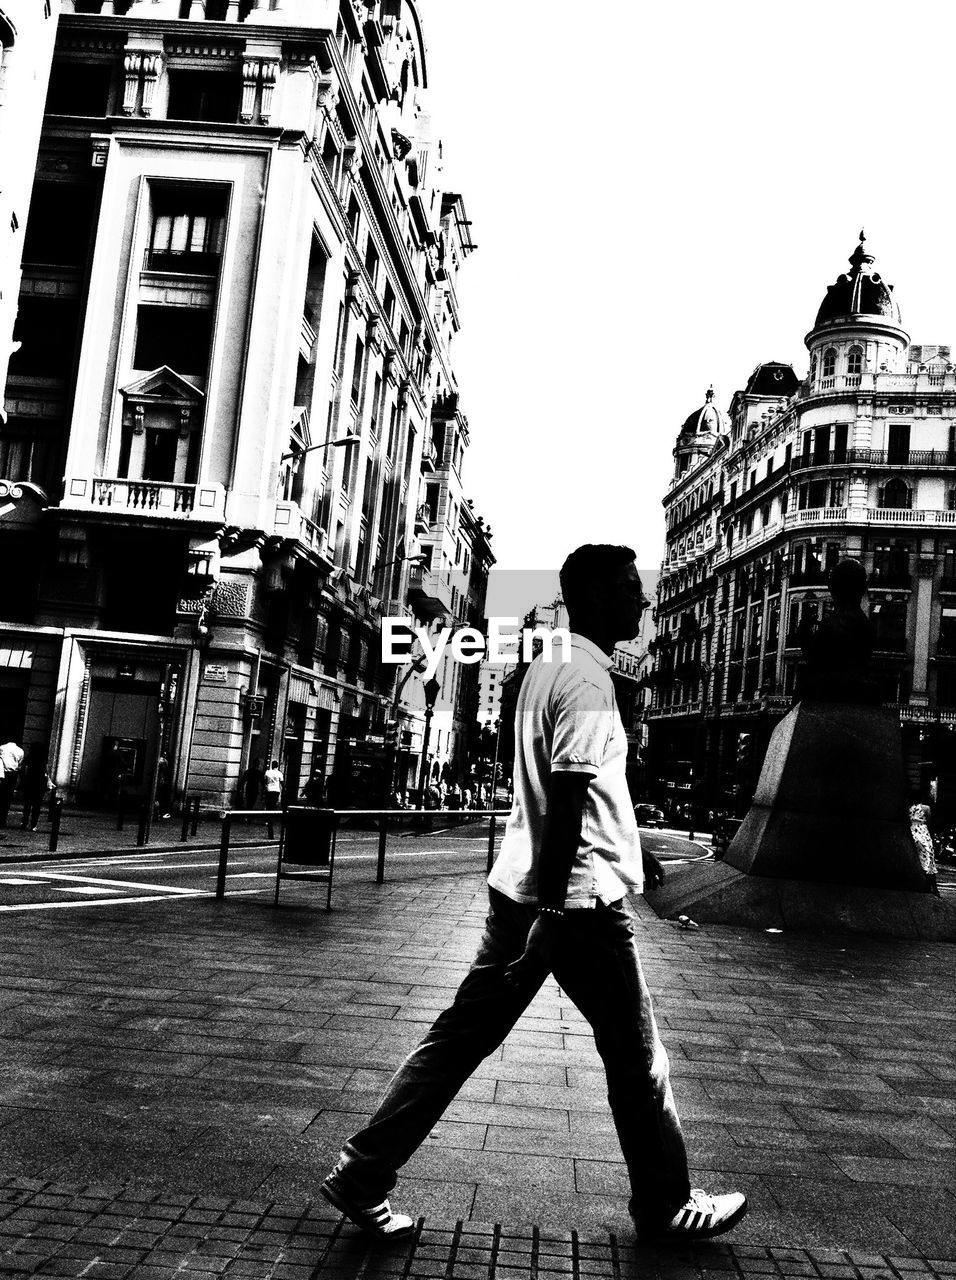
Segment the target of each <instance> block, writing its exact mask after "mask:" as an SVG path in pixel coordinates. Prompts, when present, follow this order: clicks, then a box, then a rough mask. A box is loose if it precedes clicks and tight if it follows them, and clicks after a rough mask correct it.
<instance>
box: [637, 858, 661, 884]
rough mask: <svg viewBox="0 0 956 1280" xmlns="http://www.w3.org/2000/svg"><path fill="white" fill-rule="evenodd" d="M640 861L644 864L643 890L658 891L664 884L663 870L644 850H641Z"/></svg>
mask: <svg viewBox="0 0 956 1280" xmlns="http://www.w3.org/2000/svg"><path fill="white" fill-rule="evenodd" d="M641 859H642V861H643V863H644V888H645V889H659V888H660V887H661V885H662V884H663V883H664V868H663V867H662V866H661V864H660V863H659V862H658V861H657V859H656V858H655V857H654V855H653V853H648V852H647V850H646V849H642V850H641Z"/></svg>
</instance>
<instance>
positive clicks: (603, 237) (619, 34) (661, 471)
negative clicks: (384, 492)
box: [419, 0, 956, 612]
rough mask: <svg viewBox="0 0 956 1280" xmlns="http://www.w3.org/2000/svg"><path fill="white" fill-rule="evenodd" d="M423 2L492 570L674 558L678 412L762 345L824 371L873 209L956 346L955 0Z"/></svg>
mask: <svg viewBox="0 0 956 1280" xmlns="http://www.w3.org/2000/svg"><path fill="white" fill-rule="evenodd" d="M419 8H420V12H421V14H422V21H423V26H424V29H425V36H426V41H427V45H428V50H429V82H430V85H431V89H432V106H433V115H434V123H435V127H436V131H437V132H438V133H439V134H440V135H441V136H442V137H443V139H444V141H445V157H446V176H447V178H448V179H449V185H450V186H451V187H452V188H454V189H460V190H461V191H462V193H463V194H464V197H465V201H466V207H467V209H468V214H469V217H470V218H472V220H473V222H474V226H473V228H472V230H473V233H474V237H475V241H476V242H477V244H478V245H479V252H478V253H475V254H474V255H473V256H472V257H471V259H470V261H469V263H468V264H467V267H466V268H465V270H464V271H463V273H462V278H461V282H460V296H461V303H462V319H463V326H464V327H463V330H462V333H461V335H460V337H459V339H458V346H457V350H456V360H455V363H456V368H457V371H458V377H459V382H460V386H461V390H462V403H463V407H464V409H465V412H466V413H467V414H468V417H469V421H470V423H471V429H472V447H471V450H470V452H469V455H468V458H467V464H466V465H467V470H466V473H465V482H466V492H467V494H468V495H469V496H470V497H473V498H474V499H475V507H476V510H477V511H479V512H480V513H481V514H483V515H484V516H485V517H486V518H487V519H488V521H489V523H490V524H491V526H492V528H493V530H494V547H495V551H496V554H497V556H498V565H499V568H500V569H505V570H532V569H548V568H551V567H555V568H556V567H557V566H558V565H559V564H560V562H561V560H562V559H563V557H564V555H565V554H566V552H567V551H569V550H570V549H571V548H572V547H574V546H576V545H577V544H578V543H580V542H600V541H613V542H626V543H629V544H630V545H631V546H634V547H636V548H637V550H638V565H639V566H641V567H646V568H648V569H652V568H655V567H656V566H658V565H659V563H660V559H661V556H662V553H663V549H664V529H663V520H662V512H661V506H660V502H661V498H662V496H663V494H664V491H665V489H666V487H667V484H668V482H669V480H670V476H671V467H672V457H671V450H672V448H673V445H674V439H675V437H676V434H677V431H678V429H679V427H680V425H681V422H682V421H683V419H684V418H685V417H686V416H687V414H688V413H689V412H690V411H691V410H692V409H694V408H695V407H696V406H698V405H700V404H702V403H703V400H704V393H705V391H706V389H707V387H708V385H709V384H710V383H711V382H712V383H713V384H714V387H715V390H716V393H717V399H718V403H720V404H721V406H723V407H724V408H726V407H727V405H728V404H729V401H730V397H731V395H732V394H733V392H734V390H735V389H736V388H738V387H740V386H742V385H743V384H744V382H745V381H746V378H747V377H748V375H749V374H750V372H751V370H752V369H753V367H754V366H755V365H756V364H758V363H759V362H761V361H764V360H785V361H789V362H792V363H793V364H794V365H795V367H796V368H797V370H798V372H799V373H800V374H801V375H802V374H803V373H805V371H806V365H807V360H806V349H805V348H804V346H803V337H804V334H805V333H806V332H807V331H808V330H809V329H810V327H811V325H812V323H813V320H814V317H815V315H816V310H817V307H818V306H819V303H820V300H821V299H822V297H823V294H824V292H825V289H826V285H827V284H828V283H830V282H831V281H832V280H834V279H835V278H836V276H837V274H838V273H840V272H841V271H844V270H846V266H847V264H846V259H847V257H848V255H849V253H850V252H851V250H852V249H853V246H854V244H855V243H856V238H857V232H858V231H859V230H860V228H861V227H865V229H866V234H867V238H868V247H869V248H870V250H871V251H872V252H873V253H874V254H875V256H876V259H877V261H876V270H878V271H881V272H883V273H884V275H885V277H886V279H887V280H888V281H890V282H892V283H893V284H895V285H896V296H897V299H898V301H899V303H900V307H901V310H902V314H903V322H904V324H905V325H906V326H907V327H908V329H909V332H910V335H911V337H912V339H913V341H914V342H952V343H954V345H956V314H954V306H953V299H954V298H956V266H954V261H953V254H952V245H953V242H954V239H956V227H954V223H956V206H954V200H953V196H954V188H956V183H954V178H953V176H952V175H953V173H954V163H956V162H954V155H953V147H952V141H951V140H952V136H953V121H954V113H956V108H954V105H953V89H952V86H953V73H952V50H953V47H954V37H956V6H954V5H952V4H951V3H949V2H948V0H938V2H937V0H933V2H932V3H930V2H926V0H922V2H920V0H915V2H911V3H909V4H908V5H906V6H901V5H899V4H898V3H893V4H890V3H887V2H886V0H867V3H866V4H860V3H849V2H848V0H776V2H775V3H767V0H761V2H760V3H756V2H753V3H751V2H750V0H725V2H724V3H721V4H715V3H713V0H706V2H704V0H685V2H684V3H679V2H674V3H666V4H651V3H649V2H648V0H603V3H597V0H551V3H549V4H542V3H541V2H540V0H482V3H481V4H475V3H474V0H419ZM504 576H505V577H509V578H510V577H511V575H510V574H509V575H504ZM535 598H536V599H538V600H542V599H544V600H547V599H549V598H550V595H549V594H545V595H543V596H542V595H541V593H540V592H537V593H536V594H535ZM533 602H534V600H533V599H529V600H528V602H527V603H528V604H530V603H533ZM489 607H490V608H491V610H492V611H495V609H496V604H495V600H494V598H492V599H490V601H489ZM510 610H511V605H510V604H509V605H508V606H507V608H505V609H502V608H501V606H500V605H498V606H497V611H498V612H502V611H505V612H507V611H510Z"/></svg>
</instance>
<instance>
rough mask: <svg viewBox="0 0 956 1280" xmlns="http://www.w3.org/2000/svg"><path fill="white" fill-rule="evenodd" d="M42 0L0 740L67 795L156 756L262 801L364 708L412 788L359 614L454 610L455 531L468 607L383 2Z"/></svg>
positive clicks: (455, 473) (411, 156) (339, 761)
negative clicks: (32, 747) (251, 776)
mask: <svg viewBox="0 0 956 1280" xmlns="http://www.w3.org/2000/svg"><path fill="white" fill-rule="evenodd" d="M31 2H32V0H31ZM62 8H63V12H62V15H61V17H60V28H59V35H58V39H57V45H56V54H55V59H54V63H53V69H52V74H51V77H50V83H49V93H48V98H47V104H46V118H45V123H44V128H43V135H42V140H41V143H40V158H39V166H38V169H37V173H36V185H35V188H34V192H33V199H32V206H31V214H30V218H29V223H28V225H27V229H26V244H25V251H24V267H23V282H22V287H21V296H20V309H19V318H18V321H17V335H16V336H17V337H18V339H19V340H20V344H21V345H20V349H19V351H18V352H17V353H16V355H15V356H14V358H13V360H12V362H11V366H10V375H9V379H8V383H7V387H6V409H7V414H8V420H7V422H6V424H5V425H4V426H3V427H2V430H0V459H4V460H5V463H4V469H3V472H2V474H0V483H2V482H3V481H7V482H9V481H16V482H17V483H18V491H17V493H18V496H16V498H15V499H14V500H13V504H12V506H13V509H12V510H10V511H9V512H8V513H7V514H6V515H4V516H3V517H2V519H0V554H2V556H3V560H4V564H5V565H10V566H12V567H11V569H10V570H9V572H8V573H7V575H6V580H5V590H4V593H3V599H2V602H0V629H2V633H3V634H2V638H0V648H3V651H4V652H6V653H8V654H11V655H15V656H16V661H15V663H12V665H13V666H15V668H16V679H15V680H12V681H8V682H7V686H6V687H5V688H3V689H2V696H0V719H2V722H3V727H2V729H0V733H2V734H3V735H5V736H14V737H17V738H25V739H26V740H27V741H28V742H37V743H45V742H49V743H50V761H51V772H52V773H53V775H54V776H55V778H56V781H57V783H58V784H59V785H60V786H61V788H63V789H65V790H66V791H67V792H68V794H70V795H73V796H77V797H79V798H81V799H82V798H86V797H91V798H92V797H102V796H104V795H106V794H109V793H110V791H111V790H115V788H116V787H117V783H118V780H120V779H121V780H122V782H123V784H124V786H125V787H126V788H127V789H128V790H129V791H131V792H132V793H133V794H139V795H145V794H146V793H147V792H148V791H149V788H150V779H151V777H154V776H155V765H156V761H157V760H158V759H159V757H160V753H162V754H163V755H165V757H166V759H167V761H168V762H169V769H170V774H171V782H172V784H173V787H174V790H175V792H176V793H178V794H181V793H184V792H189V793H191V794H198V795H201V796H203V797H205V798H206V799H207V800H208V801H210V802H211V803H214V804H217V805H218V804H221V803H223V802H228V801H229V800H230V799H231V797H232V796H233V795H234V794H235V788H236V785H237V782H238V780H239V779H240V778H242V777H243V776H244V774H245V773H246V771H247V769H248V768H249V767H250V766H251V765H253V764H255V763H257V762H265V761H268V760H269V759H270V758H273V757H277V758H280V759H281V760H282V761H283V763H284V767H285V772H286V777H287V787H288V792H289V795H290V796H292V797H294V796H295V795H297V794H298V791H299V788H300V786H301V785H302V784H303V783H304V782H306V781H307V780H309V779H310V778H311V777H313V776H314V775H319V776H324V775H329V774H331V773H332V772H333V771H335V770H336V769H339V770H341V771H342V772H344V773H346V774H348V773H351V774H353V776H354V774H355V771H356V768H357V767H358V765H357V763H356V760H357V757H358V756H362V754H363V752H364V753H365V755H368V748H369V746H370V745H371V746H376V745H381V744H382V743H383V742H384V741H385V739H386V737H387V736H389V729H390V727H391V728H392V729H394V722H395V721H396V720H397V721H398V723H399V732H400V733H401V734H402V735H403V736H402V738H401V743H402V745H404V747H405V763H406V769H407V774H408V775H409V777H413V776H414V770H415V766H416V765H417V763H418V762H417V760H416V759H415V747H416V743H417V750H418V752H419V753H420V752H421V750H422V745H423V744H422V742H421V726H422V723H423V719H424V716H423V711H424V699H423V694H422V687H421V682H420V681H419V680H415V679H412V680H408V681H407V682H405V683H404V684H403V686H402V690H401V694H402V695H403V696H401V697H399V696H398V693H397V689H396V679H395V668H394V667H383V666H382V665H381V663H380V661H379V658H380V652H381V649H380V620H381V617H382V616H383V615H384V614H392V615H395V614H398V615H405V614H408V613H409V612H414V613H415V614H416V615H417V617H418V618H419V619H420V620H424V621H428V622H429V623H430V624H434V625H438V621H437V620H439V619H443V618H445V617H447V616H449V615H452V614H454V613H455V612H456V608H457V606H458V604H459V601H458V600H456V599H453V598H452V597H451V596H450V594H449V592H448V591H446V590H445V585H446V580H447V575H448V574H449V573H450V572H451V571H452V570H453V569H454V568H455V567H456V566H455V557H456V555H457V554H458V547H459V546H462V547H465V546H468V547H469V548H471V549H473V548H474V544H475V543H476V542H477V543H478V544H480V546H479V548H478V551H477V552H476V553H475V554H474V558H473V564H474V566H476V567H475V569H474V575H475V576H476V582H475V583H472V584H471V586H470V588H469V592H468V593H466V594H468V599H467V601H466V602H465V603H464V604H462V606H461V608H462V610H463V609H465V607H466V605H467V608H468V609H470V610H471V611H472V612H474V608H475V600H476V593H477V595H480V596H481V598H482V601H483V594H482V590H481V582H480V581H478V580H477V579H480V574H481V572H484V573H485V575H487V568H488V566H489V564H490V563H491V560H492V559H493V557H491V554H490V549H489V547H488V545H487V538H485V537H484V535H478V534H476V530H475V526H476V521H475V519H474V517H473V516H472V514H471V512H470V511H468V513H467V514H465V515H463V514H462V502H461V470H462V464H463V458H464V453H465V450H466V448H467V444H468V433H467V425H466V423H465V420H464V417H463V415H461V414H460V413H459V411H458V389H457V383H456V379H455V374H454V370H453V366H452V363H451V347H452V343H453V339H454V336H455V333H456V332H457V330H458V326H459V318H458V304H457V297H456V293H455V282H456V278H457V274H458V271H459V269H460V267H461V265H462V264H463V262H464V260H465V259H466V258H467V257H468V255H469V254H470V252H471V251H472V249H473V248H474V244H473V241H472V238H471V228H470V222H469V220H468V219H467V216H466V214H465V209H464V204H463V202H462V199H461V197H460V195H458V194H457V193H447V192H446V191H445V190H444V187H443V181H442V164H441V146H440V144H439V142H438V141H437V139H435V138H434V137H433V135H432V132H431V128H430V122H429V116H428V112H427V83H428V82H427V65H426V57H425V46H424V42H423V37H422V31H421V26H420V22H419V17H418V13H417V9H416V6H415V4H414V3H413V2H412V0H372V2H371V3H367V2H366V3H360V4H359V3H353V2H352V0H134V2H130V0H63V6H62ZM64 211H67V212H66V216H64ZM439 429H441V431H442V432H444V437H443V438H444V440H445V446H444V447H445V452H444V453H443V454H442V455H441V456H439V453H438V450H437V447H436V444H435V438H436V435H437V433H438V432H439ZM426 477H427V481H428V483H429V484H430V485H431V484H435V485H437V487H438V496H437V498H436V499H435V501H434V505H435V520H434V521H431V520H428V521H427V528H426V521H425V517H424V514H423V512H424V510H425V507H426V491H425V490H424V489H423V479H424V478H426ZM21 482H22V483H21ZM431 500H432V495H431V491H428V498H427V501H431ZM452 508H454V509H453V510H452ZM452 517H454V519H453V518H452ZM420 540H421V541H420ZM425 556H428V557H430V563H428V565H427V568H426V567H423V557H425ZM458 567H461V566H460V564H459V566H458ZM11 662H12V660H11ZM455 696H456V685H455V682H454V681H453V680H452V678H451V677H450V676H449V677H447V678H446V679H445V681H444V683H443V694H442V701H440V702H439V704H438V707H437V709H436V720H437V719H441V717H444V718H445V720H447V722H448V724H447V735H446V737H445V740H444V741H443V743H442V750H443V752H444V753H445V754H446V755H447V756H449V757H453V756H454V755H455V754H456V752H457V750H458V747H457V743H456V740H455V725H456V723H457V721H458V719H459V718H460V717H459V716H458V714H457V708H456V705H455V702H454V698H455ZM389 721H392V722H393V723H392V725H391V726H390V725H389ZM373 754H374V753H373ZM353 756H355V757H356V759H353ZM358 763H361V762H358ZM366 763H367V761H366Z"/></svg>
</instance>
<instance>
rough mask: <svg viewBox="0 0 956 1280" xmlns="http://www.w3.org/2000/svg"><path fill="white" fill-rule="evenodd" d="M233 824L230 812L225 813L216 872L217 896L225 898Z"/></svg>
mask: <svg viewBox="0 0 956 1280" xmlns="http://www.w3.org/2000/svg"><path fill="white" fill-rule="evenodd" d="M231 826H232V819H231V818H230V817H229V815H228V814H224V815H223V819H222V837H221V839H220V841H219V870H218V872H217V874H216V897H217V898H224V897H225V896H226V864H227V862H228V861H229V830H230V827H231Z"/></svg>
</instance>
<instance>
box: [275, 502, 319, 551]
mask: <svg viewBox="0 0 956 1280" xmlns="http://www.w3.org/2000/svg"><path fill="white" fill-rule="evenodd" d="M272 531H273V533H274V534H275V536H276V537H277V538H283V539H285V540H286V541H289V542H293V543H295V547H296V550H299V551H303V552H307V553H308V554H310V555H312V556H315V557H316V558H317V559H319V560H326V561H329V562H331V560H332V556H333V554H334V548H333V547H331V546H330V545H329V538H328V534H327V533H326V531H325V529H322V528H320V526H319V525H317V524H315V522H314V521H312V520H310V519H309V518H308V516H307V515H306V514H305V512H304V511H302V509H301V508H300V507H299V505H298V504H297V503H295V502H277V503H276V513H275V520H274V522H273V526H272Z"/></svg>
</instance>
